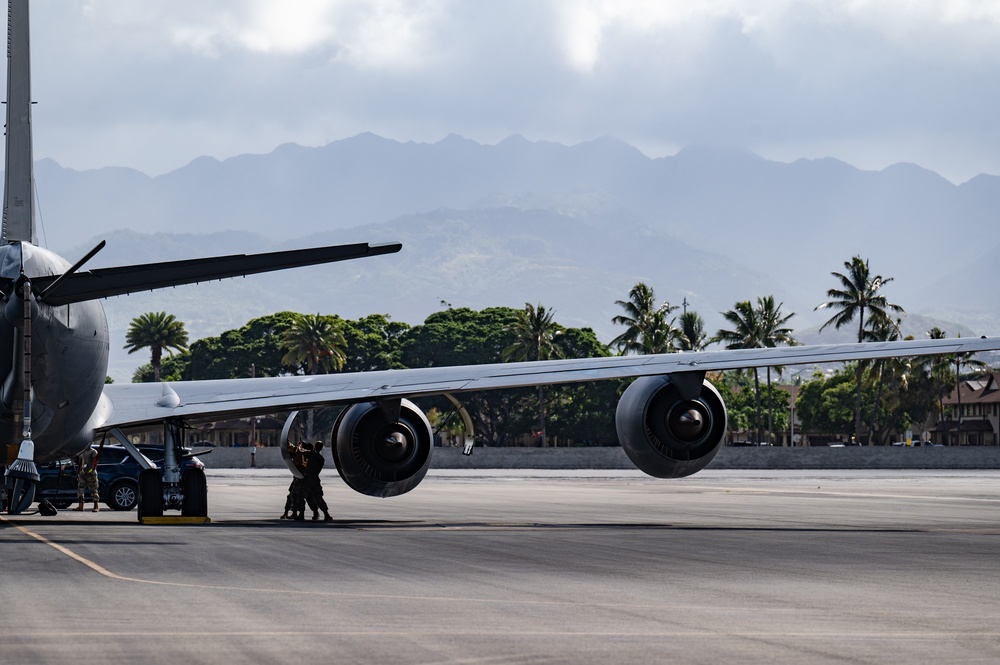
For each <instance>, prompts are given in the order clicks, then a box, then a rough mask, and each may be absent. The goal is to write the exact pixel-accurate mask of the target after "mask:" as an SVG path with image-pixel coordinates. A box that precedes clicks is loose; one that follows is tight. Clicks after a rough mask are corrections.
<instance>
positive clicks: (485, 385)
mask: <svg viewBox="0 0 1000 665" xmlns="http://www.w3.org/2000/svg"><path fill="white" fill-rule="evenodd" d="M998 349H1000V338H981V339H973V338H969V339H962V338H958V339H942V340H925V341H904V342H872V343H867V344H831V345H817V346H790V347H778V348H771V349H739V350H730V351H703V352H700V353H668V354H660V355H645V356H614V357H610V358H582V359H572V360H550V361H541V362H522V363H501V364H491V365H466V366H460V367H430V368H421V369H405V370H386V371H379V372H359V373H352V374H323V375H317V376H286V377H273V378H258V379H223V380H209V381H177V382H171V383H134V384H110V385H108V386H106V387H105V389H104V395H105V398H106V400H107V402H108V406H110V413H109V415H108V417H107V419H106V421H105V422H104V423H102V424H101V425H100V427H101V428H102V429H104V428H110V427H129V426H140V425H148V424H152V423H157V422H162V421H163V420H164V419H166V418H183V419H187V420H213V419H223V418H235V417H245V416H249V415H259V414H266V413H275V412H280V411H288V410H292V409H301V408H314V407H320V406H329V405H334V404H348V403H354V402H365V401H373V400H382V399H393V398H401V397H406V398H413V397H420V396H428V395H439V394H443V393H462V392H473V391H479V390H494V389H498V388H518V387H527V386H537V385H545V384H557V383H579V382H583V381H596V380H602V379H622V378H629V377H638V376H655V375H664V374H677V373H684V372H697V373H702V372H711V371H719V370H727V369H743V368H752V367H768V366H776V365H804V364H815V363H837V362H844V361H849V360H866V359H876V358H888V357H897V356H926V355H939V354H950V353H971V352H977V351H992V350H998Z"/></svg>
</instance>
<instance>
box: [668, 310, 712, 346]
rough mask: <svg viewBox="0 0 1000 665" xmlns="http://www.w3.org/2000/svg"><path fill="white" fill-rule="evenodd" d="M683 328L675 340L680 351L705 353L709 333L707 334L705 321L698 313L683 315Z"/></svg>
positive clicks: (685, 313)
mask: <svg viewBox="0 0 1000 665" xmlns="http://www.w3.org/2000/svg"><path fill="white" fill-rule="evenodd" d="M680 323H681V326H680V330H679V331H678V333H677V337H676V338H675V339H674V346H675V347H676V348H677V350H678V351H704V350H705V346H707V345H708V333H706V332H705V321H704V320H703V319H702V318H701V316H700V315H699V314H698V312H695V311H693V310H692V311H690V312H684V313H683V314H681V320H680Z"/></svg>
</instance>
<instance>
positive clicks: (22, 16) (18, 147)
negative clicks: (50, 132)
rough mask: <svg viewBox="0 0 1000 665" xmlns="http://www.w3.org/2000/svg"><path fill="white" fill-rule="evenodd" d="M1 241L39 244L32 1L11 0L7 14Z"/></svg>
mask: <svg viewBox="0 0 1000 665" xmlns="http://www.w3.org/2000/svg"><path fill="white" fill-rule="evenodd" d="M6 148H7V150H6V162H5V167H4V190H3V228H2V232H0V233H2V236H0V241H2V242H4V243H9V242H14V241H21V240H23V241H26V242H30V243H32V244H38V243H37V237H36V231H35V205H34V197H33V193H34V185H35V176H34V163H33V159H34V157H33V155H32V147H31V45H30V39H29V29H28V0H9V5H8V15H7V142H6Z"/></svg>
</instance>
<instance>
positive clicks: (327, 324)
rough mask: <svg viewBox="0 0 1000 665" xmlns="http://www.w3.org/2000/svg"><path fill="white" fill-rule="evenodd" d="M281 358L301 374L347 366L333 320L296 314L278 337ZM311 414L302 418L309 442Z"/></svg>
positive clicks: (344, 344) (344, 343)
mask: <svg viewBox="0 0 1000 665" xmlns="http://www.w3.org/2000/svg"><path fill="white" fill-rule="evenodd" d="M281 346H282V348H284V349H285V355H284V357H283V358H282V359H281V362H282V363H283V364H286V365H297V366H298V367H300V368H301V370H302V373H303V374H327V373H329V372H332V371H340V370H341V369H343V368H344V363H345V362H347V353H346V349H347V341H346V340H345V339H344V333H343V332H342V331H341V330H340V326H338V325H337V324H336V320H335V319H334V318H333V317H331V316H321V315H319V314H296V315H295V316H294V317H293V318H292V324H291V325H290V326H289V327H288V328H287V329H286V330H285V332H284V333H282V335H281ZM315 417H316V414H315V411H314V410H313V409H309V411H308V413H307V414H306V438H308V439H312V438H313V436H314V434H313V429H314V425H315Z"/></svg>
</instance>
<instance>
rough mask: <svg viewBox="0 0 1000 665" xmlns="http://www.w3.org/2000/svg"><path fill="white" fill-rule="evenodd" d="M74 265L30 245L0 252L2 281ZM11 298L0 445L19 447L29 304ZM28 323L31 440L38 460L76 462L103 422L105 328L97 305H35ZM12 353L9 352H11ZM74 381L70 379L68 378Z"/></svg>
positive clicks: (2, 330) (0, 392)
mask: <svg viewBox="0 0 1000 665" xmlns="http://www.w3.org/2000/svg"><path fill="white" fill-rule="evenodd" d="M69 267H70V264H69V263H68V262H67V261H66V260H65V259H63V258H62V257H60V256H58V255H57V254H55V253H53V252H51V251H49V250H46V249H43V248H41V247H36V246H34V245H32V244H30V243H27V242H12V243H10V244H7V245H4V246H2V247H0V278H6V279H9V280H11V283H15V282H17V280H18V279H19V277H20V276H21V274H22V270H23V274H24V276H25V277H26V278H27V279H28V280H29V281H30V280H31V279H33V278H36V277H41V276H51V275H60V274H62V273H64V272H66V270H67V269H68V268H69ZM12 291H14V292H13V293H9V294H7V296H8V299H7V302H6V303H3V320H2V322H0V349H4V350H5V351H3V352H0V377H3V384H2V385H0V440H2V441H3V443H4V444H8V445H16V444H19V443H20V442H21V439H22V429H23V401H24V399H23V396H24V381H23V376H24V365H23V357H24V355H23V350H22V349H23V344H22V342H23V337H24V300H23V298H22V297H21V295H22V294H21V293H19V292H18V290H17V289H16V288H15V289H12ZM36 295H37V294H32V321H31V355H30V358H31V388H32V400H31V434H32V439H33V441H34V443H35V458H36V460H37V461H39V462H46V461H50V460H53V459H57V458H60V457H66V456H71V455H74V454H76V453H78V452H79V451H80V450H82V449H83V448H85V447H86V446H87V445H89V444H90V442H91V440H92V438H93V431H94V427H95V426H96V425H98V424H99V422H100V421H102V420H103V414H102V411H103V410H104V409H103V408H102V403H103V402H102V390H103V387H104V381H105V377H106V376H107V369H108V322H107V317H106V316H105V314H104V308H103V307H102V306H101V303H100V302H98V301H85V302H78V303H73V304H69V305H60V306H55V307H53V306H50V305H47V304H45V303H44V302H37V301H35V296H36ZM8 350H9V351H8ZM67 379H69V380H67Z"/></svg>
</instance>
